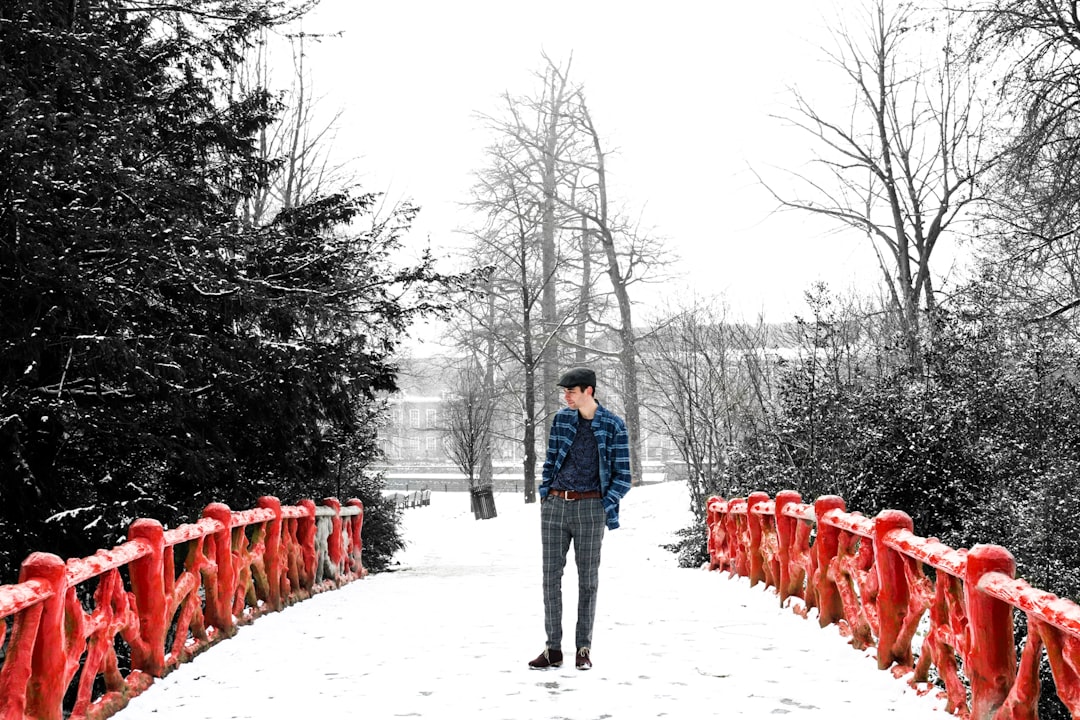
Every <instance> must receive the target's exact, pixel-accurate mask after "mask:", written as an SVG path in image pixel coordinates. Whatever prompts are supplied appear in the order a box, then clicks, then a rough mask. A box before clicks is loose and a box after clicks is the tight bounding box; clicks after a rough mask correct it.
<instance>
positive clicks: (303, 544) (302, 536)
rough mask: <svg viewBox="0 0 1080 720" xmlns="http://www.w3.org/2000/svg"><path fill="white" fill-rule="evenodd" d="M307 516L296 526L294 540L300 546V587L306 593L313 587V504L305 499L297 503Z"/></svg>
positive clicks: (314, 522)
mask: <svg viewBox="0 0 1080 720" xmlns="http://www.w3.org/2000/svg"><path fill="white" fill-rule="evenodd" d="M297 505H299V506H300V507H302V508H304V510H305V511H306V512H307V515H305V516H304V517H302V518H300V519H299V520H298V521H297V525H296V540H297V542H298V543H299V544H300V557H301V558H302V561H303V562H302V565H303V567H302V568H301V572H300V586H301V587H302V588H303V589H304V590H306V591H307V592H311V590H312V589H313V588H314V587H315V524H316V521H315V502H314V501H312V500H309V499H307V498H305V499H303V500H301V501H300V502H298V503H297Z"/></svg>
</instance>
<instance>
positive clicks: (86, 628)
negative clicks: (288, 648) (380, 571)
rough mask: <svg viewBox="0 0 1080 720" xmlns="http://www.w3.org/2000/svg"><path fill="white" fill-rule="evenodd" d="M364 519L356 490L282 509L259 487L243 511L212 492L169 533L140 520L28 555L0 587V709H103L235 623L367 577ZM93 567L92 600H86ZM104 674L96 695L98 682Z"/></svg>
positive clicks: (36, 712) (1, 714)
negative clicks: (103, 545)
mask: <svg viewBox="0 0 1080 720" xmlns="http://www.w3.org/2000/svg"><path fill="white" fill-rule="evenodd" d="M363 522H364V507H363V503H361V502H360V501H359V500H350V501H349V502H348V503H347V504H346V506H345V507H342V506H341V504H340V503H338V501H337V500H335V499H333V498H328V499H326V500H324V501H323V506H322V507H316V506H315V503H314V502H312V501H311V500H303V501H301V502H300V503H299V504H298V505H296V506H291V507H282V506H281V503H280V502H279V501H278V500H277V499H276V498H273V497H263V498H260V499H259V507H258V508H253V509H251V510H243V511H239V512H233V511H231V510H229V508H228V507H226V506H225V505H222V504H220V503H214V504H211V505H209V506H207V508H206V510H205V511H204V512H203V518H202V519H201V520H199V521H198V522H196V523H192V524H186V525H181V526H179V527H177V528H174V529H172V530H168V531H166V530H165V529H164V528H163V527H162V526H161V523H159V522H157V521H156V520H150V519H140V520H136V521H135V522H134V523H132V525H131V528H130V529H129V532H128V538H129V539H128V541H127V542H125V543H123V544H121V545H118V546H117V547H114V548H113V549H111V550H99V551H98V552H96V553H94V554H93V555H91V556H89V557H85V558H78V559H72V560H68V561H67V562H65V561H63V560H62V559H60V558H59V557H57V556H55V555H50V554H47V553H32V554H31V555H30V556H29V557H28V558H27V559H26V560H25V561H24V562H23V564H22V568H21V571H20V575H19V582H18V583H17V584H15V585H3V586H0V647H4V641H5V636H6V635H7V632H8V629H9V622H10V631H11V634H10V637H9V638H6V639H7V644H6V651H5V652H4V654H3V655H2V656H0V720H23V719H24V718H34V719H35V720H37V719H40V720H61V718H63V717H65V712H68V713H69V714H68V715H67V716H68V717H71V718H105V717H108V716H109V715H112V714H113V713H115V712H116V711H117V710H119V709H120V708H122V707H124V705H126V704H127V702H128V701H129V700H130V699H131V698H132V697H134V696H135V695H137V694H138V693H140V692H142V691H143V690H145V689H146V688H147V687H149V686H150V684H151V683H152V682H153V680H154V678H157V677H162V676H163V675H165V674H166V673H168V672H169V671H170V670H171V669H173V668H174V667H176V666H177V665H178V664H179V663H181V662H186V661H187V660H189V659H191V658H192V657H194V656H195V655H196V654H197V653H199V652H201V651H203V650H205V649H206V648H207V647H209V646H210V645H212V644H213V643H215V642H217V641H219V640H221V639H224V638H227V637H230V636H231V635H233V634H234V633H235V632H236V629H237V627H238V626H240V625H243V624H246V623H250V622H252V621H253V620H254V619H255V618H256V617H258V616H259V615H262V614H263V613H265V612H271V611H276V610H281V609H282V608H284V607H285V606H286V605H289V604H291V603H294V602H297V601H299V600H302V599H304V598H306V597H309V596H310V595H311V594H313V593H316V592H321V591H323V590H329V589H333V588H336V587H340V586H341V585H342V584H344V583H346V582H349V581H352V580H355V579H357V578H360V577H363V576H364V575H365V574H366V571H365V570H364V567H363V565H362V564H361V550H362V542H361V539H360V535H361V531H362V529H363ZM320 526H322V528H321V529H320ZM178 546H182V547H181V548H180V549H183V550H185V551H186V552H185V553H184V558H185V559H184V560H183V563H182V567H180V568H177V567H176V562H175V560H174V558H175V557H176V555H177V548H178ZM125 571H126V576H127V582H126V584H125ZM95 579H96V580H97V583H96V585H95V586H94V587H93V588H92V590H93V596H92V599H91V600H84V599H81V598H88V597H89V593H90V590H91V588H88V587H86V584H87V583H90V581H93V580H95ZM79 590H82V592H79ZM84 602H86V603H87V604H88V605H89V608H84ZM170 634H171V635H172V642H171V643H169V644H168V645H167V643H166V641H167V638H168V637H169V635H170ZM117 638H120V639H121V640H122V641H123V642H124V643H125V644H126V645H127V647H128V648H129V649H130V653H131V657H130V661H131V662H130V665H131V667H130V670H127V671H125V669H123V668H121V666H120V662H119V660H118V658H117V653H116V642H117ZM99 677H100V678H101V679H102V680H103V684H104V687H105V692H104V693H95V691H94V683H95V681H96V680H97V679H98V678H99ZM75 683H77V685H75ZM73 685H75V688H76V690H75V693H74V698H75V700H74V705H73V706H72V707H70V708H65V707H64V696H65V694H67V693H68V692H69V689H70V688H72V686H73Z"/></svg>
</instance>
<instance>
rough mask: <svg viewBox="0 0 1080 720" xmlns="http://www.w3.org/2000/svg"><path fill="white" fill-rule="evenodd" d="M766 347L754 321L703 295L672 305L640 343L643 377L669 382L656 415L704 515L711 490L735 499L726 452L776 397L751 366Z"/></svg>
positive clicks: (737, 483) (699, 512) (693, 499)
mask: <svg viewBox="0 0 1080 720" xmlns="http://www.w3.org/2000/svg"><path fill="white" fill-rule="evenodd" d="M751 338H752V339H751ZM763 345H764V341H763V340H762V339H761V336H760V335H758V334H757V333H754V332H753V331H752V330H751V329H750V328H749V327H746V326H739V325H737V324H735V323H730V322H729V321H728V320H727V316H726V312H725V310H724V308H723V307H722V306H720V305H719V304H717V303H714V302H709V301H705V300H702V299H699V298H694V299H692V300H690V301H689V302H688V303H687V304H686V305H684V306H683V307H681V308H678V309H676V310H674V311H672V312H671V314H670V315H669V316H668V317H666V318H664V320H663V322H662V325H661V326H660V327H659V328H658V329H657V330H656V332H655V333H654V334H653V335H652V336H651V337H650V338H649V339H648V341H647V342H644V343H643V349H642V366H643V367H644V368H645V376H646V377H648V378H649V380H650V382H652V383H653V384H654V385H655V386H657V387H663V388H664V392H662V393H659V394H658V395H657V399H656V402H655V403H654V404H652V405H651V410H652V414H653V415H654V416H655V417H656V420H657V421H658V422H659V423H660V425H661V426H662V427H663V428H664V432H665V434H666V435H667V436H668V437H669V438H670V439H671V441H672V443H673V444H674V446H675V448H676V449H677V450H678V453H679V456H680V458H681V459H682V461H683V463H685V466H686V475H687V483H688V484H689V487H690V503H691V509H692V510H693V511H694V513H695V515H696V516H698V517H699V518H704V517H705V501H706V500H707V498H708V496H709V495H710V494H712V493H717V492H719V493H721V494H724V495H725V496H727V497H731V496H732V494H733V493H734V492H736V491H737V488H738V487H739V486H740V484H741V478H732V477H730V476H729V474H728V472H727V465H728V454H729V452H731V450H732V449H733V448H735V447H736V445H737V443H738V442H739V441H740V440H741V439H742V438H743V436H744V432H745V431H746V429H747V428H748V427H750V426H753V425H755V424H757V423H758V422H759V418H760V417H761V416H762V415H764V409H765V405H766V403H767V402H768V400H766V396H769V395H771V389H769V388H767V387H766V385H765V383H763V382H761V380H763V378H762V377H760V376H759V377H757V378H755V377H754V376H753V375H752V374H751V372H750V371H751V369H752V368H756V367H761V366H762V365H763V364H764V363H762V362H761V361H760V360H759V359H758V358H756V357H755V358H753V359H750V358H748V356H751V355H757V354H759V353H760V352H762V351H763V349H764V348H763ZM755 380H757V381H758V383H757V384H756V385H755Z"/></svg>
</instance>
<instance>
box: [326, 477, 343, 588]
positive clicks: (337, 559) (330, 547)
mask: <svg viewBox="0 0 1080 720" xmlns="http://www.w3.org/2000/svg"><path fill="white" fill-rule="evenodd" d="M322 504H323V505H324V506H325V507H328V508H330V509H331V510H333V511H334V516H333V517H332V518H331V519H330V522H331V524H330V535H329V536H328V537H327V538H326V554H327V555H329V556H330V563H331V564H332V565H333V566H334V567H335V568H337V570H338V574H339V575H340V573H341V571H342V570H343V569H344V564H345V547H344V545H345V544H344V543H343V542H342V538H341V503H340V502H338V499H337V498H332V497H328V498H323V501H322ZM334 579H335V580H338V579H339V578H338V575H335V577H334Z"/></svg>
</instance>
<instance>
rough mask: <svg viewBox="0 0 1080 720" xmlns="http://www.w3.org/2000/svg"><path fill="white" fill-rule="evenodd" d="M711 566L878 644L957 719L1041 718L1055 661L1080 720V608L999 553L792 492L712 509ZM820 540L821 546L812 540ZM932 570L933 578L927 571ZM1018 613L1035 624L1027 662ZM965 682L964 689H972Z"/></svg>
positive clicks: (891, 664)
mask: <svg viewBox="0 0 1080 720" xmlns="http://www.w3.org/2000/svg"><path fill="white" fill-rule="evenodd" d="M707 524H708V543H709V558H710V567H711V569H726V570H728V571H730V572H731V573H732V574H736V573H737V574H739V575H742V576H745V577H748V578H749V579H750V584H751V585H755V584H757V583H759V582H764V583H766V585H767V586H769V587H772V588H774V589H775V590H776V592H777V594H778V595H779V596H780V602H781V604H783V603H785V602H786V601H787V600H788V599H789V598H797V599H798V601H794V602H793V603H792V607H793V609H795V610H796V612H799V614H801V615H803V616H804V617H806V616H808V615H809V611H810V610H811V609H815V610H816V611H817V614H818V621H819V623H820V624H821V626H822V627H824V626H825V625H828V624H830V623H834V624H836V625H838V626H839V628H840V631H841V633H843V634H844V635H845V636H849V637H850V638H851V644H852V645H853V646H854V647H855V648H856V649H858V650H864V649H866V648H869V647H876V649H877V660H878V667H879V668H881V669H883V670H885V669H889V670H891V671H892V672H893V674H894V675H895V676H896V677H904V676H907V675H910V678H909V682H910V683H911V685H912V686H913V687H916V688H917V689H919V690H920V691H922V692H930V691H933V690H937V689H938V686H937V685H935V684H933V683H931V682H929V681H930V680H931V674H930V673H931V670H932V669H933V670H934V671H936V673H937V677H938V678H939V679H940V681H941V682H942V683H943V684H944V689H943V690H939V692H940V693H941V697H943V698H944V699H945V700H946V707H947V709H948V710H949V712H952V713H954V714H955V715H958V716H960V717H963V718H973V720H991V719H993V720H1020V719H1021V718H1025V719H1034V718H1038V708H1037V705H1038V699H1039V691H1040V683H1039V664H1040V662H1041V660H1042V657H1043V654H1044V653H1045V656H1046V658H1047V659H1048V661H1049V665H1050V668H1051V670H1052V672H1053V676H1054V683H1055V685H1056V686H1057V695H1058V697H1059V698H1060V700H1061V702H1062V703H1063V704H1064V705H1065V707H1066V708H1068V710H1069V712H1070V713H1071V714H1072V717H1073V718H1080V606H1077V605H1076V604H1075V603H1073V602H1071V601H1069V600H1066V599H1064V598H1059V597H1057V596H1056V595H1053V594H1051V593H1048V592H1044V591H1042V590H1039V589H1037V588H1033V587H1031V586H1030V585H1028V584H1027V583H1026V582H1025V581H1024V580H1021V579H1017V578H1015V577H1014V575H1015V569H1016V566H1015V562H1014V561H1013V556H1012V554H1011V553H1010V552H1009V551H1008V550H1006V549H1005V548H1003V547H1000V546H997V545H976V546H974V547H973V548H971V549H970V550H964V549H959V550H954V549H953V548H951V547H948V546H947V545H943V544H942V543H940V542H938V541H937V540H936V539H934V538H922V537H919V536H917V535H915V534H914V532H913V529H914V528H913V526H912V521H911V518H910V517H909V516H908V515H907V514H906V513H903V512H900V511H898V510H885V511H882V512H881V513H879V514H878V515H877V516H876V517H874V518H866V517H863V516H862V515H860V514H859V513H848V512H845V505H844V500H843V499H842V498H839V497H836V496H824V497H820V498H818V499H817V500H815V501H814V503H813V505H806V504H803V503H802V499H801V498H800V497H799V494H798V493H796V492H792V491H784V492H781V493H779V494H778V495H777V496H776V499H775V501H774V500H770V499H769V497H768V495H766V494H765V493H752V494H751V495H750V496H749V497H747V498H745V499H743V498H737V499H734V500H727V501H725V500H723V499H721V498H717V497H712V498H710V499H709V502H708V517H707ZM811 535H813V541H811ZM928 566H929V567H930V568H933V572H932V573H931V575H932V576H933V577H930V576H928V575H927V574H926V572H925V571H926V568H927V567H928ZM1015 611H1020V612H1023V613H1025V615H1026V616H1027V627H1028V634H1027V640H1026V642H1025V644H1024V649H1023V652H1022V654H1021V656H1020V659H1019V661H1017V658H1016V650H1015V645H1014V637H1013V615H1014V612H1015ZM965 679H966V680H967V683H966V684H965V682H964V680H965Z"/></svg>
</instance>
